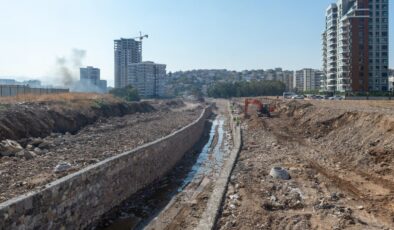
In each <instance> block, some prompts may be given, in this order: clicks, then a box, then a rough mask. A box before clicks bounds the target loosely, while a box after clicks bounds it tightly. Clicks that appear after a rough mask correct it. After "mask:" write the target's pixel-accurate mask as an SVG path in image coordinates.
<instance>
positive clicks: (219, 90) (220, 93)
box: [208, 80, 286, 98]
mask: <svg viewBox="0 0 394 230" xmlns="http://www.w3.org/2000/svg"><path fill="white" fill-rule="evenodd" d="M285 89H286V86H285V84H284V83H283V82H280V81H257V80H254V81H239V82H235V83H233V82H217V83H215V84H214V85H212V86H211V87H209V88H208V96H210V97H215V98H230V97H251V96H252V97H253V96H278V95H282V94H283V92H284V91H285Z"/></svg>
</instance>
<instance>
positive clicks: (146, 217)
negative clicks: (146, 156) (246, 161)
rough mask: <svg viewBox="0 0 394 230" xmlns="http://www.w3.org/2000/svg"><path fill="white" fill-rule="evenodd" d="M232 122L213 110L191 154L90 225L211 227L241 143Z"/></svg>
mask: <svg viewBox="0 0 394 230" xmlns="http://www.w3.org/2000/svg"><path fill="white" fill-rule="evenodd" d="M230 119H231V122H229V120H230ZM234 123H235V122H234V120H233V117H232V116H231V117H228V116H227V115H223V114H220V113H219V114H218V115H217V116H216V117H215V119H214V120H213V121H212V123H211V126H210V127H209V129H207V131H208V132H207V133H206V136H205V138H204V139H203V140H202V143H200V146H199V147H198V149H197V150H194V151H195V152H194V153H193V152H189V153H187V154H185V156H189V157H186V158H184V159H183V160H182V161H181V162H180V163H179V164H178V165H177V167H175V169H174V170H173V171H172V172H171V173H170V174H169V175H167V176H166V177H165V178H163V179H162V180H161V181H159V182H158V183H157V184H156V185H153V186H150V188H148V189H146V190H144V191H141V192H140V193H138V194H135V195H134V196H132V197H130V198H129V199H127V200H126V201H125V202H124V203H123V204H122V205H121V206H119V207H118V208H117V209H116V210H113V211H112V214H111V213H109V214H108V215H107V216H105V217H104V219H103V221H102V223H100V225H99V226H97V228H96V229H105V230H115V229H116V230H119V229H149V230H152V229H186V230H187V229H213V228H214V226H215V221H216V218H217V216H218V214H219V213H220V208H221V204H222V200H223V198H224V194H225V192H226V188H227V183H228V180H229V178H230V175H231V172H232V169H233V166H234V163H235V161H236V159H237V156H238V152H239V150H240V147H241V135H240V134H241V133H240V127H239V126H236V124H234ZM190 156H191V157H190Z"/></svg>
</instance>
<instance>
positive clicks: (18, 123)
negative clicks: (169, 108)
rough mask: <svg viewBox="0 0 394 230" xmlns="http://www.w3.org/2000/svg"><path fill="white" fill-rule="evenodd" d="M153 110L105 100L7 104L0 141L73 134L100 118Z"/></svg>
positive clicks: (0, 119)
mask: <svg viewBox="0 0 394 230" xmlns="http://www.w3.org/2000/svg"><path fill="white" fill-rule="evenodd" d="M154 110H155V109H154V107H153V106H151V105H150V104H149V103H147V102H136V103H126V102H123V101H117V100H106V99H99V100H91V101H88V102H86V101H85V102H83V103H81V102H79V101H69V102H61V101H49V102H38V103H35V102H28V103H17V104H9V105H7V104H6V105H2V110H1V111H0V141H1V140H4V139H13V140H20V139H23V138H28V137H45V136H48V135H49V134H51V133H66V132H70V133H76V132H77V131H78V130H80V129H81V128H82V127H84V126H86V125H89V124H92V123H94V122H96V121H97V120H98V119H99V118H103V117H117V116H124V115H126V114H133V113H136V112H140V113H145V112H152V111H154ZM23 142H24V141H23V140H22V141H21V143H22V144H23Z"/></svg>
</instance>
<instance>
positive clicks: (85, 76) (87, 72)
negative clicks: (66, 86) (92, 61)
mask: <svg viewBox="0 0 394 230" xmlns="http://www.w3.org/2000/svg"><path fill="white" fill-rule="evenodd" d="M79 78H80V81H81V83H83V84H91V85H98V83H99V81H100V69H99V68H94V67H93V66H87V67H86V68H80V69H79Z"/></svg>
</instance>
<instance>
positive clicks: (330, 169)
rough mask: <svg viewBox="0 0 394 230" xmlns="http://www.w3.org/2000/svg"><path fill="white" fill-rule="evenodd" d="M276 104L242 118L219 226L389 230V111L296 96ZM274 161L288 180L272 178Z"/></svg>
mask: <svg viewBox="0 0 394 230" xmlns="http://www.w3.org/2000/svg"><path fill="white" fill-rule="evenodd" d="M278 109H279V116H278V117H276V118H270V119H268V118H259V117H257V116H254V117H253V116H252V118H251V119H246V120H244V121H243V123H242V129H243V140H244V142H243V149H242V151H241V152H240V157H239V160H238V162H237V164H236V167H235V169H234V171H233V174H232V178H231V181H230V184H229V187H228V192H227V196H226V200H225V202H224V206H223V212H222V214H221V217H220V218H219V220H218V223H217V229H393V228H394V205H393V204H394V176H393V169H394V165H393V158H394V155H393V153H394V151H393V149H394V142H393V139H394V133H393V127H394V119H393V114H394V113H393V109H392V108H390V107H385V105H382V104H381V103H379V102H377V103H374V102H373V103H368V102H356V103H354V104H352V103H349V102H323V103H320V102H319V103H317V102H313V103H312V104H311V103H309V102H300V103H298V102H294V101H293V102H285V103H279V104H278ZM274 166H281V167H284V168H285V169H286V170H287V171H288V172H289V174H290V176H291V179H290V180H281V179H274V178H272V177H271V176H270V175H269V173H270V170H271V169H272V168H273V167H274Z"/></svg>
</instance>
